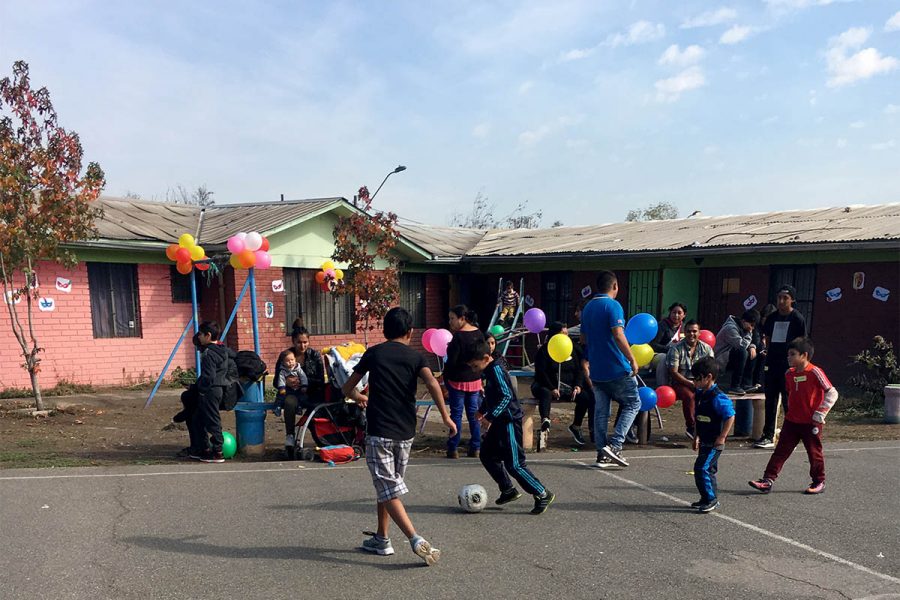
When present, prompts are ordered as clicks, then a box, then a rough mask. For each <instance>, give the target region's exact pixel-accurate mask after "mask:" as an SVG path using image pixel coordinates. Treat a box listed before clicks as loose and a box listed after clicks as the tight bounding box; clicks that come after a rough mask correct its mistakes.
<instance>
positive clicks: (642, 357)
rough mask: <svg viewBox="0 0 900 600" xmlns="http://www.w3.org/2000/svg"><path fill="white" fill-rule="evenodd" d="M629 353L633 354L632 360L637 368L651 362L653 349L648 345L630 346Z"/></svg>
mask: <svg viewBox="0 0 900 600" xmlns="http://www.w3.org/2000/svg"><path fill="white" fill-rule="evenodd" d="M631 353H632V354H634V360H636V361H637V364H638V366H639V367H644V366H646V365H649V364H650V361H651V360H653V348H651V347H650V344H632V346H631Z"/></svg>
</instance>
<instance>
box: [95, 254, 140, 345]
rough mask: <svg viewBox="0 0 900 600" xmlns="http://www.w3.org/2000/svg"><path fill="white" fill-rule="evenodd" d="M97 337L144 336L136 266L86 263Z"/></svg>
mask: <svg viewBox="0 0 900 600" xmlns="http://www.w3.org/2000/svg"><path fill="white" fill-rule="evenodd" d="M87 272H88V288H89V290H90V295H91V322H92V323H93V325H94V337H95V338H117V337H141V308H140V306H141V305H140V300H139V298H138V281H137V267H136V266H135V265H120V264H113V263H92V262H89V263H88V264H87Z"/></svg>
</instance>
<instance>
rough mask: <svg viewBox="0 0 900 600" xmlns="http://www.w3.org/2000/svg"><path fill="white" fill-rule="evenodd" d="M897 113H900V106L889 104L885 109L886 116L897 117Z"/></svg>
mask: <svg viewBox="0 0 900 600" xmlns="http://www.w3.org/2000/svg"><path fill="white" fill-rule="evenodd" d="M897 113H900V105H897V104H888V105H887V106H885V107H884V114H886V115H896V114H897Z"/></svg>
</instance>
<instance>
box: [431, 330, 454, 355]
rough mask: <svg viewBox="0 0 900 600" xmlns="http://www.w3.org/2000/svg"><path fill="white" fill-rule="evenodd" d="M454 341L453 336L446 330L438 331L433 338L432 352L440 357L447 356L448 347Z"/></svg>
mask: <svg viewBox="0 0 900 600" xmlns="http://www.w3.org/2000/svg"><path fill="white" fill-rule="evenodd" d="M452 339H453V334H452V333H450V332H449V331H447V330H446V329H438V330H437V331H436V332H435V333H434V335H433V336H431V351H432V352H434V353H435V354H437V355H438V356H447V345H448V344H449V343H450V340H452Z"/></svg>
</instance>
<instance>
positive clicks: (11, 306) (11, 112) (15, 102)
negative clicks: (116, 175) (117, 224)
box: [0, 61, 106, 410]
mask: <svg viewBox="0 0 900 600" xmlns="http://www.w3.org/2000/svg"><path fill="white" fill-rule="evenodd" d="M83 156H84V151H83V149H82V147H81V141H80V140H79V138H78V134H77V133H75V132H73V131H66V130H65V129H63V128H62V127H61V126H60V125H59V124H58V122H57V115H56V111H55V110H54V109H53V104H52V102H51V101H50V92H49V91H48V90H47V88H41V89H39V90H34V89H32V88H31V82H30V79H29V75H28V64H27V63H25V62H24V61H18V62H16V63H15V64H14V65H13V76H12V78H10V77H4V78H3V79H2V80H0V278H2V283H3V293H4V296H5V298H6V300H7V302H6V306H7V309H8V310H9V317H10V323H11V325H12V330H13V334H14V335H15V338H16V341H17V342H18V343H19V346H20V348H21V350H22V357H23V358H24V359H25V362H24V364H23V365H22V366H23V368H24V369H25V370H26V371H28V374H29V376H30V378H31V389H32V391H33V393H34V402H35V408H36V409H37V410H43V408H44V403H43V399H42V397H41V388H40V383H39V381H38V374H39V373H40V370H41V367H40V365H41V358H40V356H39V354H40V353H41V352H42V351H43V350H44V349H43V348H41V347H40V345H39V343H38V340H37V335H36V332H35V328H34V318H33V317H34V313H33V311H34V304H35V303H36V302H37V301H38V299H39V296H40V290H39V288H38V282H37V277H36V273H35V268H36V267H37V264H38V262H39V261H48V260H49V261H56V262H58V263H60V264H62V265H64V266H67V267H72V266H74V265H75V264H76V263H77V259H76V257H75V255H74V254H73V253H72V252H71V251H70V250H69V249H67V248H66V247H65V245H66V244H68V243H71V242H76V241H81V240H85V239H90V238H93V237H96V230H95V229H94V220H95V219H97V218H98V217H100V216H101V211H100V209H98V208H97V207H95V206H94V204H93V202H94V200H96V199H97V197H98V196H99V195H100V192H101V190H102V189H103V186H104V185H105V183H106V181H105V178H104V175H103V170H102V169H100V165H98V164H97V163H95V162H92V163H89V164H88V165H87V168H86V169H84V170H83V171H82V159H83ZM17 275H19V277H18V278H17V277H16V276H17ZM22 300H24V303H25V323H24V324H23V322H22V318H21V316H20V314H19V312H20V310H21V309H20V308H19V303H20V302H21V301H22Z"/></svg>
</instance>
